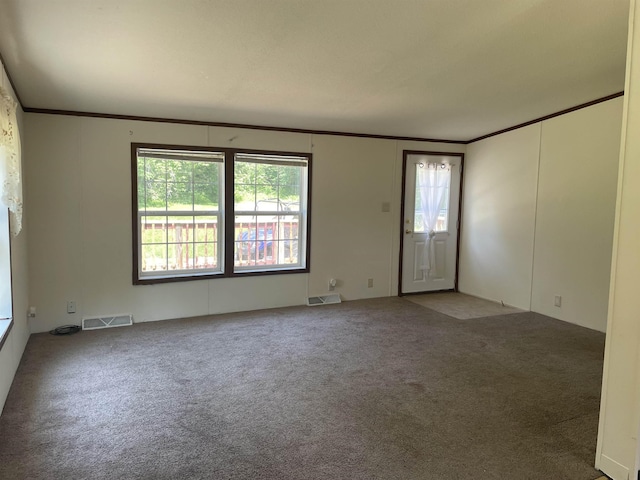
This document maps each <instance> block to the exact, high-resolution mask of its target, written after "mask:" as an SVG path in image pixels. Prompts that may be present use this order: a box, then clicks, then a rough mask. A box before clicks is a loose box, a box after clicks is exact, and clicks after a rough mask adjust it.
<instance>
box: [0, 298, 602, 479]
mask: <svg viewBox="0 0 640 480" xmlns="http://www.w3.org/2000/svg"><path fill="white" fill-rule="evenodd" d="M603 349H604V335H603V334H601V333H597V332H594V331H591V330H588V329H584V328H580V327H577V326H573V325H569V324H567V323H564V322H561V321H557V320H553V319H551V318H548V317H544V316H542V315H538V314H533V313H516V314H510V315H500V316H495V317H487V318H481V319H476V320H474V321H473V322H470V321H468V320H467V321H464V320H456V319H455V318H452V317H448V316H446V315H443V314H441V313H438V312H435V311H433V310H429V309H427V308H425V307H422V306H420V305H416V304H414V303H411V302H409V301H406V300H404V299H402V298H382V299H373V300H362V301H353V302H347V303H343V304H340V305H330V306H321V307H314V308H309V307H295V308H284V309H275V310H267V311H259V312H249V313H242V314H230V315H220V316H210V317H202V318H196V319H189V320H178V321H165V322H156V323H145V324H136V325H134V326H133V327H124V328H116V329H109V330H101V331H91V332H81V333H78V334H76V335H72V336H67V337H54V336H51V335H48V334H38V335H32V336H31V338H30V340H29V343H28V345H27V349H26V351H25V354H24V357H23V359H22V362H21V364H20V366H19V369H18V373H17V375H16V378H15V381H14V384H13V386H12V388H11V391H10V393H9V397H8V400H7V403H6V406H5V409H4V412H3V414H2V416H0V478H2V479H291V480H293V479H349V480H358V479H363V480H364V479H367V480H370V479H381V480H383V479H384V480H393V479H402V480H411V479H474V480H479V479H532V480H535V479H541V480H543V479H544V480H550V479H554V480H556V479H563V480H565V479H567V480H574V479H575V480H590V479H594V478H596V477H598V476H599V473H598V472H597V471H596V470H595V469H594V468H593V467H592V465H593V462H594V456H595V442H596V433H597V423H598V404H599V392H600V382H601V371H602V358H603Z"/></svg>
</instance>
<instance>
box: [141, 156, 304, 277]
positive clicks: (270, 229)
mask: <svg viewBox="0 0 640 480" xmlns="http://www.w3.org/2000/svg"><path fill="white" fill-rule="evenodd" d="M310 157H311V156H310V155H308V154H281V153H272V152H256V151H250V150H233V149H208V148H195V147H175V148H173V147H166V146H153V145H143V144H132V162H133V163H134V165H133V167H134V170H133V171H134V172H135V176H134V178H133V182H134V187H135V188H134V195H135V199H134V219H135V225H134V262H135V265H134V283H156V282H159V281H173V280H179V279H190V278H192V277H194V276H196V277H203V276H206V277H228V276H236V275H251V274H259V273H265V272H269V273H275V272H281V273H289V272H295V271H308V239H307V232H308V208H309V205H308V203H309V202H308V198H309V163H310ZM225 179H227V181H226V182H225Z"/></svg>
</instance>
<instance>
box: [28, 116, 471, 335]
mask: <svg viewBox="0 0 640 480" xmlns="http://www.w3.org/2000/svg"><path fill="white" fill-rule="evenodd" d="M26 127H27V128H26V136H27V140H26V142H27V144H26V153H25V157H26V159H27V164H26V178H27V187H26V188H27V192H28V197H29V204H28V207H29V211H30V216H29V229H30V232H31V234H30V236H29V238H30V240H29V253H30V259H31V262H30V272H29V273H30V278H31V279H32V281H31V290H30V301H31V304H32V305H34V306H36V307H37V309H38V316H37V317H36V318H35V319H33V320H32V323H31V327H32V331H34V332H40V331H44V330H48V329H51V328H53V327H55V326H58V325H62V324H67V323H80V322H81V319H82V317H83V316H87V315H104V314H114V313H133V315H134V319H135V321H137V322H141V321H149V320H161V319H168V318H181V317H190V316H198V315H206V314H211V313H222V312H230V311H240V310H251V309H259V308H270V307H278V306H286V305H301V304H304V303H305V302H306V297H307V295H308V294H311V295H314V294H322V293H326V292H327V282H328V280H329V278H332V277H333V278H337V279H338V281H339V283H338V287H337V289H336V292H338V293H340V294H341V295H342V297H343V298H344V299H346V300H351V299H358V298H368V297H379V296H386V295H395V294H396V293H397V271H398V255H399V241H398V239H399V236H400V235H399V232H400V197H401V193H400V192H401V185H400V182H401V179H402V174H401V169H402V149H420V150H427V151H458V152H460V151H462V152H464V149H465V147H464V146H463V145H450V144H434V143H428V142H397V141H395V140H381V139H366V138H356V137H341V136H330V135H309V134H298V133H283V132H271V131H261V130H248V129H233V128H220V127H207V126H194V125H177V124H168V123H150V122H135V121H125V120H113V119H99V118H82V117H69V116H59V115H44V114H31V113H29V114H27V115H26ZM131 142H153V143H166V144H185V145H211V146H230V145H233V146H235V147H242V148H259V149H267V150H284V151H298V152H312V153H313V167H312V168H313V172H312V174H313V179H312V213H311V273H309V274H293V275H278V276H267V277H247V278H233V279H215V280H196V281H189V282H178V283H171V284H159V285H138V286H134V285H132V280H131V271H132V265H131V249H132V247H131V205H130V203H131V167H130V164H131V158H130V143H131ZM383 202H391V212H382V203H383ZM367 278H373V279H374V286H373V288H367ZM68 300H73V301H76V302H77V312H76V313H75V314H67V313H66V302H67V301H68Z"/></svg>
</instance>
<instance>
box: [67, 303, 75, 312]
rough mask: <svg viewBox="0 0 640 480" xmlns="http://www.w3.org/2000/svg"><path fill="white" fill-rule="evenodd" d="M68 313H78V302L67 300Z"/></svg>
mask: <svg viewBox="0 0 640 480" xmlns="http://www.w3.org/2000/svg"><path fill="white" fill-rule="evenodd" d="M67 313H76V302H73V301H69V302H67Z"/></svg>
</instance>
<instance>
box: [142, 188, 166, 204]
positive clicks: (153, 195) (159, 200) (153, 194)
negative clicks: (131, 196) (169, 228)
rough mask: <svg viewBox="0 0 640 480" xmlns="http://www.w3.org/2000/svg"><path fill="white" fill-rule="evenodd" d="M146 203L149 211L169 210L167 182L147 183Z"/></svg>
mask: <svg viewBox="0 0 640 480" xmlns="http://www.w3.org/2000/svg"><path fill="white" fill-rule="evenodd" d="M144 188H145V203H144V206H145V208H146V209H147V210H166V209H167V183H166V182H145V183H144Z"/></svg>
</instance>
